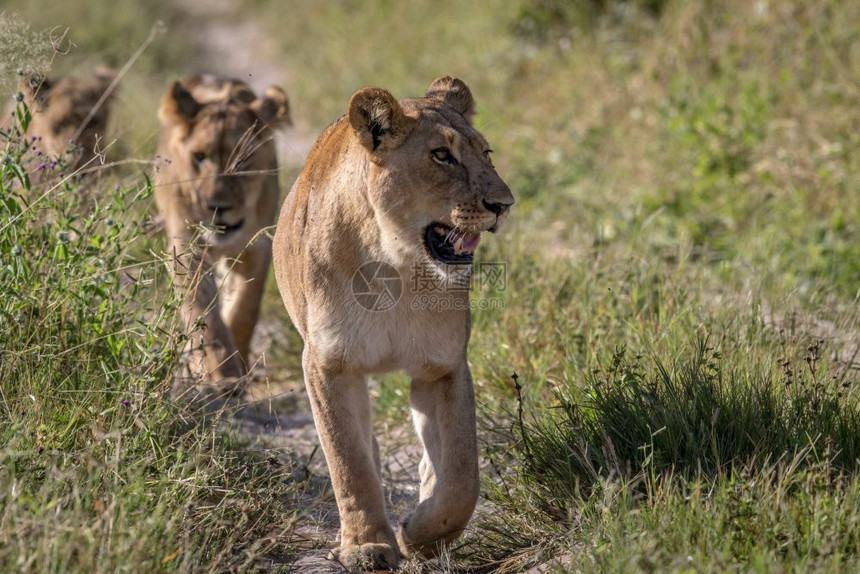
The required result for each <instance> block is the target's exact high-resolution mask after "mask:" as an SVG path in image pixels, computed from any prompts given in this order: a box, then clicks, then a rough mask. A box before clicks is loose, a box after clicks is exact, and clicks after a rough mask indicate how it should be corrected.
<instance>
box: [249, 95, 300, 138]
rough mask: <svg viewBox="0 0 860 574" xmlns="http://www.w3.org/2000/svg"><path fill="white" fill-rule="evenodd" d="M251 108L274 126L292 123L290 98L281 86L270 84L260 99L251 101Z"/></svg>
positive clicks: (265, 121)
mask: <svg viewBox="0 0 860 574" xmlns="http://www.w3.org/2000/svg"><path fill="white" fill-rule="evenodd" d="M251 109H252V110H253V111H254V113H255V114H257V117H258V118H260V120H261V121H262V122H263V123H265V124H266V125H268V126H270V127H272V128H279V127H281V126H289V125H292V123H293V122H292V118H290V100H289V98H287V94H286V92H284V90H283V89H281V87H280V86H275V85H272V86H269V87H268V88H266V93H265V94H263V97H262V98H260V99H259V100H255V101H254V102H252V103H251Z"/></svg>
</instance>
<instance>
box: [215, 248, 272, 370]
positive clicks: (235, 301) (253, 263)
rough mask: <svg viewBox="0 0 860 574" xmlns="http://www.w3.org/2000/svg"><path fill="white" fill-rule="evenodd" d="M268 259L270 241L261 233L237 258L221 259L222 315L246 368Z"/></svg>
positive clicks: (267, 267) (266, 272)
mask: <svg viewBox="0 0 860 574" xmlns="http://www.w3.org/2000/svg"><path fill="white" fill-rule="evenodd" d="M271 261H272V242H271V240H270V239H269V238H268V237H261V238H260V239H258V240H257V241H256V242H255V243H254V245H252V246H251V247H249V248H248V249H246V250H245V251H244V252H242V254H241V255H240V256H239V259H229V260H226V261H224V262H222V265H223V267H224V271H225V272H226V274H227V275H226V279H225V282H224V287H223V288H222V290H221V291H222V296H221V317H223V319H224V322H225V323H226V324H227V327H228V328H229V329H230V331H231V332H232V334H233V340H234V341H235V343H236V349H237V350H238V351H239V357H240V358H241V359H242V362H243V363H244V365H245V367H246V368H250V367H251V362H250V349H251V337H252V336H253V335H254V327H255V326H256V325H257V320H258V319H259V318H260V302H261V301H262V300H263V291H264V290H265V288H266V275H267V274H268V272H269V263H271Z"/></svg>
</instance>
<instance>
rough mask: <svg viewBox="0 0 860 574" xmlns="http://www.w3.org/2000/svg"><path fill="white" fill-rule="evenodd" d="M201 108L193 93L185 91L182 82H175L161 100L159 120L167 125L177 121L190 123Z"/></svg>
mask: <svg viewBox="0 0 860 574" xmlns="http://www.w3.org/2000/svg"><path fill="white" fill-rule="evenodd" d="M201 107H202V106H201V105H200V104H199V103H198V102H197V100H195V99H194V96H192V95H191V92H189V91H188V90H186V89H185V86H183V85H182V84H181V83H180V82H173V84H171V86H170V88H168V89H167V93H166V94H164V97H163V98H161V108H159V110H158V118H159V119H160V120H161V123H162V124H165V125H169V124H172V123H174V122H176V120H179V121H181V122H183V123H189V122H191V121H192V120H193V119H194V118H195V117H196V116H197V112H199V111H200V108H201Z"/></svg>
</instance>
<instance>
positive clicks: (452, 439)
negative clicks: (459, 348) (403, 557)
mask: <svg viewBox="0 0 860 574" xmlns="http://www.w3.org/2000/svg"><path fill="white" fill-rule="evenodd" d="M410 403H411V405H412V416H413V419H414V422H415V429H416V431H417V433H418V437H419V439H420V441H421V443H422V445H423V447H424V456H423V457H422V459H421V463H420V465H419V472H420V475H421V489H420V495H419V502H418V506H417V507H416V508H415V510H414V512H412V514H411V515H410V516H408V517H407V518H406V519H404V520H403V521H402V523H401V529H400V532H399V533H398V537H399V540H400V543H401V546H402V547H403V551H404V552H415V551H417V552H420V553H421V554H423V555H424V556H428V557H430V556H433V555H435V554H436V553H437V552H438V550H439V546H440V545H441V544H444V543H446V542H450V541H452V540H454V539H455V538H457V537H458V536H459V535H460V534H461V533H462V531H463V529H464V528H465V527H466V524H467V523H468V522H469V518H471V516H472V512H473V511H474V510H475V504H476V503H477V500H478V491H479V482H478V447H477V437H476V430H475V395H474V390H473V388H472V378H471V375H470V374H469V368H468V366H467V365H465V364H464V365H463V366H462V368H461V369H460V371H459V372H457V373H452V374H450V375H447V376H444V377H441V378H439V379H435V380H429V381H421V380H417V379H413V381H412V390H411V396H410Z"/></svg>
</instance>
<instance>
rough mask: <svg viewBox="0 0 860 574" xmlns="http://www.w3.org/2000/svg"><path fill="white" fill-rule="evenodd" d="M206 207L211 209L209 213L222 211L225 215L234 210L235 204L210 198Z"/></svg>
mask: <svg viewBox="0 0 860 574" xmlns="http://www.w3.org/2000/svg"><path fill="white" fill-rule="evenodd" d="M206 207H207V208H209V211H220V212H221V213H223V212H225V211H229V210H231V209H233V204H232V202H230V201H228V200H226V199H222V198H218V197H210V198H207V199H206Z"/></svg>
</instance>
